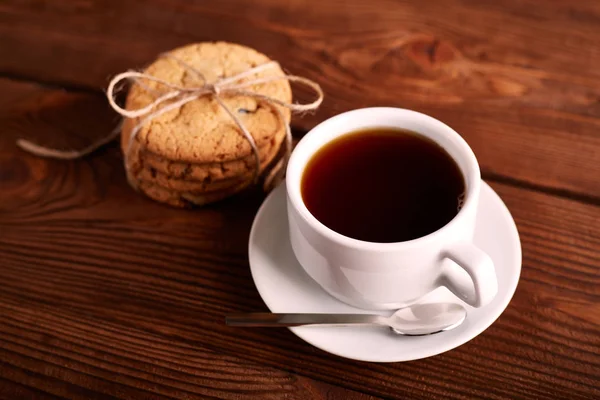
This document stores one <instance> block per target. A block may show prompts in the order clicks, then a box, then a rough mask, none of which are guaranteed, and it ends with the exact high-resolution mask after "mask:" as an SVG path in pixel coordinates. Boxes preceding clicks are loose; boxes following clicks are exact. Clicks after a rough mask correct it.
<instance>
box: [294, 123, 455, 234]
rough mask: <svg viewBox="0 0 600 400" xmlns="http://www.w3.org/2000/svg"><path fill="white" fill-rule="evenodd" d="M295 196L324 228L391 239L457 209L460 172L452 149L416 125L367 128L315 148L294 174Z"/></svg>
mask: <svg viewBox="0 0 600 400" xmlns="http://www.w3.org/2000/svg"><path fill="white" fill-rule="evenodd" d="M301 193H302V199H303V201H304V203H305V205H306V207H307V208H308V210H309V211H310V212H311V213H312V214H313V216H314V217H315V218H316V219H318V220H319V221H320V222H321V223H323V224H324V225H325V226H327V227H328V228H330V229H332V230H334V231H336V232H338V233H340V234H342V235H344V236H348V237H351V238H354V239H359V240H363V241H368V242H379V243H392V242H403V241H407V240H412V239H417V238H420V237H423V236H425V235H428V234H430V233H432V232H435V231H437V230H438V229H440V228H442V227H443V226H444V225H446V224H447V223H448V222H450V221H451V220H452V219H453V218H454V217H455V216H456V214H457V213H458V211H459V210H460V206H461V203H462V201H463V196H464V193H465V179H464V178H463V175H462V173H461V171H460V169H459V167H458V165H457V164H456V162H455V161H454V160H453V159H452V157H451V156H450V155H449V154H448V153H447V152H446V151H445V150H444V149H443V148H442V147H440V146H439V145H438V144H437V143H435V142H434V141H432V140H430V139H428V138H426V137H425V136H423V135H421V134H418V133H416V132H412V131H408V130H402V129H395V128H371V129H366V130H360V131H355V132H351V133H348V134H345V135H343V136H341V137H338V138H336V139H334V140H333V141H331V142H329V143H327V144H326V145H325V146H323V147H322V148H320V149H319V150H318V151H317V152H316V153H315V154H314V155H313V156H312V158H311V159H310V160H309V162H308V164H307V165H306V168H305V170H304V173H303V175H302V181H301Z"/></svg>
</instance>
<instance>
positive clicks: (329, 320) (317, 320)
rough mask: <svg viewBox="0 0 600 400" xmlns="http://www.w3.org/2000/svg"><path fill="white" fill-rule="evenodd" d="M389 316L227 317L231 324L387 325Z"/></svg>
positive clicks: (262, 314) (237, 315) (276, 315)
mask: <svg viewBox="0 0 600 400" xmlns="http://www.w3.org/2000/svg"><path fill="white" fill-rule="evenodd" d="M386 319H387V318H385V317H382V316H380V315H371V314H272V313H248V314H232V315H228V316H227V317H226V318H225V323H226V324H227V325H229V326H246V327H273V328H275V327H292V326H303V325H387V324H386V323H385V321H386Z"/></svg>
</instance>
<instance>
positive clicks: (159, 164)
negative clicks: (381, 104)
mask: <svg viewBox="0 0 600 400" xmlns="http://www.w3.org/2000/svg"><path fill="white" fill-rule="evenodd" d="M169 54H170V55H172V56H173V57H161V58H159V59H158V60H156V61H155V62H154V63H153V64H152V65H150V66H149V67H148V68H147V69H146V70H145V71H144V73H145V74H147V75H151V76H153V77H155V78H157V79H160V80H163V81H167V82H169V83H172V84H174V85H178V86H182V87H197V86H198V85H202V84H203V83H206V82H215V81H218V80H221V79H224V78H227V77H231V76H235V75H238V74H240V73H242V72H244V71H248V70H250V69H251V68H254V67H256V66H258V65H262V64H265V63H267V62H268V61H270V60H269V58H268V57H266V56H265V55H263V54H261V53H259V52H257V51H255V50H253V49H250V48H248V47H244V46H240V45H236V44H231V43H222V42H220V43H199V44H193V45H189V46H185V47H182V48H179V49H176V50H173V51H172V52H170V53H169ZM190 67H192V68H193V69H190ZM194 70H195V71H199V72H201V75H199V74H197V73H194V72H193V71H194ZM283 75H284V73H283V71H282V70H281V68H280V67H279V66H275V67H273V68H268V69H265V70H262V71H260V72H257V73H254V74H252V76H248V77H244V78H242V79H240V80H239V82H245V81H249V80H255V79H257V78H267V77H272V76H283ZM204 79H205V80H204ZM168 90H169V88H168V87H166V88H165V85H164V84H162V83H160V82H156V81H153V80H138V81H136V82H135V83H134V84H133V85H132V87H131V90H130V92H129V94H128V97H127V102H126V108H127V109H128V110H137V109H140V108H143V107H146V106H148V105H149V104H152V103H153V102H154V101H155V100H156V98H158V97H160V96H161V95H163V94H164V93H165V91H168ZM245 90H248V91H252V92H254V93H258V94H262V95H265V96H268V97H270V98H274V99H277V100H279V101H282V102H286V103H290V102H291V100H292V92H291V88H290V85H289V83H288V81H286V80H284V79H282V80H276V81H270V82H263V83H258V84H256V85H253V86H250V87H249V88H247V89H245ZM220 98H221V101H222V102H223V104H224V105H225V106H226V107H227V108H228V109H229V110H230V111H231V112H233V113H235V115H236V116H237V118H238V120H239V121H240V122H241V123H242V124H243V125H244V127H245V128H246V130H247V131H248V132H249V133H250V134H251V135H252V137H253V138H254V142H255V143H256V146H257V148H258V154H259V158H260V169H259V171H258V174H259V176H260V175H262V174H264V173H265V171H268V168H270V166H271V165H272V164H273V163H274V162H275V161H276V159H278V157H279V155H281V151H280V150H281V148H282V143H283V142H284V140H285V137H286V124H289V121H290V111H289V110H288V109H286V108H285V107H281V106H277V105H274V104H272V103H268V104H267V103H265V102H263V101H259V100H257V99H256V98H255V97H252V96H243V95H236V94H231V95H227V94H223V95H221V96H220ZM134 129H135V130H136V131H137V134H136V135H135V137H133V139H132V140H130V138H131V137H132V132H133V131H134ZM121 148H122V150H123V153H124V157H125V163H126V168H127V172H128V178H129V180H130V183H131V184H132V186H134V187H136V188H137V189H139V190H140V191H141V192H143V193H145V194H146V195H147V196H149V197H151V198H152V199H154V200H157V201H159V202H162V203H166V204H170V205H172V206H177V207H189V206H193V205H204V204H208V203H212V202H215V201H218V200H221V199H224V198H226V197H229V196H231V195H232V194H235V193H237V192H240V191H241V190H243V189H245V188H246V187H248V186H250V185H251V184H252V183H253V182H254V178H255V171H256V167H257V164H256V158H255V153H254V151H253V149H252V147H251V145H250V143H249V141H248V139H247V138H246V137H245V136H244V134H243V133H242V132H241V130H240V127H239V125H238V124H237V123H236V122H235V121H234V120H233V119H232V117H231V115H229V114H228V113H227V111H226V110H225V109H224V108H223V106H222V105H221V104H219V102H218V101H217V99H216V98H215V97H214V96H202V97H199V98H197V99H195V100H193V101H191V102H188V103H186V104H184V105H182V106H181V107H178V108H176V109H172V110H170V111H168V112H165V113H162V114H159V115H156V116H154V117H153V118H150V119H148V118H146V119H145V118H144V117H139V118H128V119H126V120H125V122H124V123H123V128H122V134H121Z"/></svg>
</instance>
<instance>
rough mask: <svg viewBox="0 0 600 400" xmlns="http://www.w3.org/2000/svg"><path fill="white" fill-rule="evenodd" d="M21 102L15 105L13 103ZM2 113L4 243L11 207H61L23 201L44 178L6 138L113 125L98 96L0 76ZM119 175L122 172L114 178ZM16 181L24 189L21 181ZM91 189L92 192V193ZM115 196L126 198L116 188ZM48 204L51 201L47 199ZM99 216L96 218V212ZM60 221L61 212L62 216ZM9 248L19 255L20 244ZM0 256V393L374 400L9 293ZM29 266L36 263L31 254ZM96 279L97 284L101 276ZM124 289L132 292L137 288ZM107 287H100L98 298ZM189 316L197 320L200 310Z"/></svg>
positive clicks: (67, 141)
mask: <svg viewBox="0 0 600 400" xmlns="http://www.w3.org/2000/svg"><path fill="white" fill-rule="evenodd" d="M19 100H21V101H22V102H20V103H19ZM15 103H17V105H16V106H15V107H12V108H11V109H10V112H7V109H8V108H7V105H8V104H13V105H14V104H15ZM103 106H104V107H103ZM0 109H1V110H2V111H0V121H1V122H0V125H1V126H2V127H1V128H0V137H1V138H2V139H1V140H0V188H1V189H2V190H0V192H2V193H4V194H3V195H0V237H2V238H3V240H4V239H6V240H7V242H3V243H12V242H13V240H14V239H16V238H17V237H16V236H14V233H15V231H13V228H14V227H15V226H18V225H21V222H20V221H23V220H22V217H23V215H21V216H18V215H16V214H13V213H12V211H14V210H17V209H20V210H21V211H24V210H26V209H29V211H25V213H26V214H29V215H30V217H31V216H34V215H35V214H37V211H41V212H42V213H45V211H43V208H44V206H42V208H39V207H38V206H39V204H42V203H46V204H50V203H53V204H55V205H57V206H58V207H59V208H61V207H62V206H60V205H59V203H61V202H62V200H60V199H59V198H55V197H54V195H53V194H49V196H46V195H42V197H43V198H39V203H38V201H34V202H33V203H32V202H31V198H30V197H29V196H30V195H32V194H33V192H31V191H30V189H31V188H33V187H38V189H41V186H45V184H44V183H43V181H45V180H46V178H44V176H43V174H42V175H39V174H38V173H37V172H35V171H33V170H31V169H30V168H29V166H27V162H25V163H23V157H26V158H29V160H30V161H33V162H34V163H35V161H34V160H35V157H29V156H28V155H26V154H25V153H23V152H21V151H19V150H17V149H16V148H15V146H14V138H16V137H18V136H22V135H27V133H28V132H33V133H35V134H37V136H36V137H37V139H46V140H48V139H49V138H50V139H54V140H55V141H54V142H53V143H54V144H56V145H58V146H61V145H63V146H67V147H68V146H69V145H74V146H77V145H81V144H82V143H83V142H85V141H86V140H89V138H90V137H92V136H94V135H96V134H98V135H100V134H103V132H104V129H105V128H110V127H111V126H113V125H114V121H112V120H111V118H112V114H109V113H108V111H109V110H108V108H107V107H106V106H105V101H104V99H103V98H102V97H101V96H91V95H89V94H80V93H67V92H63V91H56V90H50V89H45V88H40V87H39V86H38V85H31V84H22V83H18V82H10V81H6V80H0ZM35 110H37V112H34V111H35ZM90 119H92V120H95V121H97V122H96V123H95V124H94V125H93V126H92V127H93V128H94V130H92V131H90V130H86V129H80V128H82V126H83V127H84V128H86V127H87V126H88V124H87V123H84V124H83V125H82V121H89V120H90ZM115 150H116V148H114V147H113V148H112V149H109V151H107V152H100V153H99V154H98V155H97V156H98V157H100V158H105V157H108V158H109V159H113V160H115V161H118V160H117V159H115V158H114V156H115V155H116V151H115ZM117 158H118V156H117ZM38 161H43V160H38ZM43 162H45V161H43ZM111 163H112V162H111ZM76 164H77V163H76ZM60 165H62V167H65V168H67V169H69V170H71V168H73V167H74V168H75V170H71V172H70V173H69V174H71V173H74V174H75V175H78V174H79V173H78V172H77V171H76V170H78V167H77V166H76V165H75V164H71V163H62V162H57V163H56V164H55V166H56V167H57V168H58V169H57V170H56V172H57V175H56V176H55V177H52V178H50V180H51V181H53V183H51V182H47V183H48V184H49V186H46V188H48V189H49V190H50V192H53V193H55V192H54V189H52V187H55V188H58V187H62V183H60V182H58V181H55V178H58V177H59V176H60V175H61V172H59V170H60V169H61V168H62V167H60ZM118 165H119V161H118V162H117V163H115V164H114V166H115V167H117V166H118ZM117 168H118V167H117ZM42 169H45V167H42ZM48 172H50V171H48ZM88 173H91V175H88ZM52 174H54V173H52ZM94 174H95V173H94V171H92V170H87V172H84V175H85V177H84V176H80V178H82V179H83V180H89V181H90V183H92V186H95V184H94V183H93V182H94V181H95V182H96V183H99V181H97V180H95V175H94ZM118 175H121V174H118ZM121 178H122V176H121V177H119V180H121ZM102 180H103V179H102ZM59 181H60V178H59ZM24 183H25V186H30V189H27V188H26V187H25V186H23V184H24ZM80 183H81V190H83V191H86V189H84V188H85V187H87V188H88V189H91V187H90V186H87V185H86V184H84V183H83V181H80ZM121 183H122V182H121ZM56 184H58V187H56V186H55V185H56ZM78 186H79V184H78ZM102 186H103V187H110V186H111V183H110V182H108V181H104V183H103V184H102ZM63 188H64V187H63ZM123 189H125V190H126V191H127V192H130V191H131V189H126V188H124V187H122V185H121V184H119V185H118V186H117V190H118V191H122V190H123ZM23 190H24V191H23ZM58 190H59V191H60V190H62V189H58ZM78 190H79V189H78ZM91 190H92V191H93V192H94V193H97V194H99V193H98V192H96V190H95V189H91ZM36 191H37V189H36ZM42 191H45V189H42ZM113 193H114V194H116V195H117V198H121V199H122V200H124V199H123V198H122V197H120V196H119V195H118V193H116V192H113ZM38 194H39V192H38ZM34 196H37V195H34ZM101 196H103V195H101ZM59 197H62V196H59ZM136 197H139V196H136ZM56 200H57V201H58V203H55V201H56ZM73 200H74V201H76V202H79V201H81V202H82V203H80V205H82V204H87V201H86V200H85V199H83V198H82V197H80V196H78V195H76V196H75V197H74V198H73ZM47 202H49V203H47ZM93 202H94V201H93ZM34 203H37V204H34ZM144 204H148V202H146V201H142V203H140V205H142V208H143V205H144ZM63 206H64V204H63ZM50 207H51V208H53V207H54V206H50ZM84 207H85V206H84ZM36 210H37V211H36ZM88 212H89V213H88ZM85 213H86V214H87V216H86V217H84V218H85V219H86V220H87V223H89V224H93V223H94V222H93V221H94V220H95V217H94V215H95V211H93V210H91V209H88V211H86V212H85ZM11 215H12V217H11ZM13 217H14V218H13ZM98 217H99V218H100V219H103V217H102V215H98ZM34 219H36V217H34ZM68 220H69V218H67V219H66V220H64V221H63V222H67V221H68ZM57 222H59V221H57ZM32 223H33V225H34V226H38V227H40V228H41V227H42V226H43V224H41V225H39V224H38V223H37V222H32ZM60 224H61V223H60V222H59V225H60ZM34 236H35V234H33V236H31V237H30V238H29V239H28V242H29V241H31V240H34V241H35V239H34ZM17 247H19V248H16V249H15V250H17V253H19V252H21V251H22V250H23V249H24V248H23V247H21V246H17ZM77 247H78V246H77V245H75V248H77ZM79 251H82V252H83V253H85V252H86V250H85V249H83V248H80V249H78V250H76V252H79ZM50 253H51V255H50V256H49V257H48V260H52V259H53V257H54V256H53V255H52V254H54V253H55V251H50ZM83 253H82V254H83ZM0 255H1V256H0V258H1V259H2V260H3V262H2V264H0V277H1V278H0V282H2V285H1V286H2V290H0V292H2V294H0V320H1V321H2V323H1V324H0V398H7V399H11V400H12V399H17V398H36V399H37V398H39V399H44V398H48V399H51V398H70V399H108V398H122V399H127V398H129V399H139V398H145V399H168V398H189V399H194V398H198V399H208V398H221V399H255V398H266V399H280V398H290V399H306V398H312V399H340V400H341V399H359V400H363V399H364V400H367V399H374V398H375V397H373V396H370V395H367V394H363V393H361V392H358V391H353V390H348V389H345V388H343V387H339V386H335V385H332V384H329V383H324V382H322V381H319V380H315V379H312V378H308V377H303V376H298V375H297V374H295V373H293V372H290V371H286V370H282V369H281V368H282V367H283V368H285V367H286V366H285V365H282V364H280V365H278V366H277V368H275V367H274V366H273V365H272V366H271V367H268V366H264V365H260V364H259V363H257V362H256V361H248V360H246V359H244V358H240V357H239V356H236V355H235V354H232V353H230V354H226V352H223V351H220V350H219V349H216V348H213V349H210V348H208V347H206V346H204V345H202V344H200V343H194V344H188V343H187V342H186V341H182V340H179V339H176V338H175V339H170V338H169V337H168V335H167V336H165V335H163V334H157V333H152V332H150V331H147V330H140V329H138V328H136V327H135V326H132V325H129V324H125V325H123V324H122V323H118V322H117V323H115V322H110V319H106V318H98V317H97V316H95V315H93V314H90V315H87V314H82V313H81V312H80V311H78V310H77V306H76V305H75V304H74V303H72V302H71V301H68V302H66V303H64V304H62V305H56V304H53V302H54V300H53V299H52V298H46V299H45V300H44V299H42V298H35V297H36V296H34V297H31V296H30V293H29V294H28V293H20V294H19V293H16V292H14V291H13V289H14V287H12V289H11V287H9V286H10V285H7V281H8V280H13V278H14V279H16V281H20V279H21V278H20V277H18V276H17V275H18V274H17V275H13V272H14V270H13V269H12V267H11V266H10V264H11V262H8V263H7V264H4V256H7V257H8V258H12V257H14V254H13V255H10V254H8V253H7V252H5V249H4V248H2V249H0ZM36 257H37V256H36ZM50 262H51V261H50ZM33 264H37V259H36V261H34V263H33ZM13 266H14V265H13ZM27 269H28V270H29V272H28V273H33V274H35V275H37V277H38V279H41V280H43V281H45V283H44V284H43V285H48V284H49V285H51V286H52V285H55V284H58V285H59V286H62V285H65V286H63V289H61V290H65V291H67V292H70V293H71V295H73V296H74V297H73V299H75V298H77V297H78V295H77V294H76V293H77V292H78V290H77V289H75V288H74V286H72V285H71V284H72V282H70V279H69V278H66V279H65V280H63V278H65V277H60V276H58V275H57V276H48V275H47V273H46V272H42V271H38V273H36V272H34V269H35V268H34V269H29V268H27ZM84 279H85V280H88V279H89V280H88V283H89V284H93V281H94V279H95V278H93V277H92V276H89V277H88V278H84ZM98 279H100V281H102V280H103V279H102V278H100V277H98ZM32 283H33V282H32ZM55 288H58V286H55ZM4 289H6V292H5V291H4ZM107 289H108V288H107ZM132 290H133V292H135V289H133V288H132ZM110 291H111V290H110V289H108V292H106V294H108V293H109V292H110ZM133 292H132V293H133ZM134 297H135V296H134ZM132 298H133V297H132ZM73 306H75V308H73ZM105 306H106V310H107V311H109V310H114V311H116V310H118V309H120V308H121V307H125V308H129V307H128V306H127V305H126V304H124V303H122V302H121V301H120V300H116V301H115V302H114V303H112V302H111V303H110V304H108V303H106V304H105ZM158 306H159V307H161V306H160V305H158ZM197 317H198V318H202V316H201V315H198V316H197ZM198 332H202V330H199V331H198Z"/></svg>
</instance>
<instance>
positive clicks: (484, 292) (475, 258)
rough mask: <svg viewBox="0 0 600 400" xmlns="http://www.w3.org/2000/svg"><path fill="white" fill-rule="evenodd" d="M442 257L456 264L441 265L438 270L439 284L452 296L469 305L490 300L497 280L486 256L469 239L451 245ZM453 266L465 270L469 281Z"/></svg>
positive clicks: (478, 305) (477, 305) (482, 304)
mask: <svg viewBox="0 0 600 400" xmlns="http://www.w3.org/2000/svg"><path fill="white" fill-rule="evenodd" d="M443 257H444V258H447V259H449V260H451V261H453V262H454V263H455V264H456V265H451V266H448V267H445V268H444V271H443V272H442V284H443V285H444V286H446V287H447V288H448V289H449V290H450V291H451V292H452V293H454V295H455V296H457V297H458V298H460V299H461V300H463V301H464V302H465V303H467V304H469V305H471V306H473V307H482V306H484V305H486V304H488V303H489V302H490V301H492V299H493V298H494V297H495V296H496V293H497V292H498V280H497V279H496V271H495V269H494V263H493V261H492V259H491V258H490V256H488V255H487V254H486V253H485V252H484V251H483V250H481V249H479V248H478V247H476V246H475V245H473V244H472V243H468V242H464V243H457V244H455V245H453V246H452V247H451V248H450V249H448V250H446V251H445V252H444V254H443ZM457 266H458V267H460V268H462V269H463V270H465V271H466V272H467V274H469V277H470V278H471V281H472V285H471V282H468V280H467V279H465V278H466V277H465V274H464V272H463V271H461V270H460V268H457Z"/></svg>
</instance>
